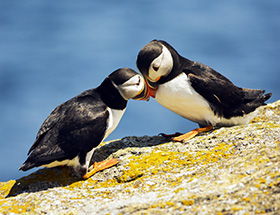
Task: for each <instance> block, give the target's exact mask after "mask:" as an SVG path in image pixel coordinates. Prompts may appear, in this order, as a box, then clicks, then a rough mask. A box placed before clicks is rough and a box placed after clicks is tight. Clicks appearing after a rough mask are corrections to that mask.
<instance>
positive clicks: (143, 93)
mask: <svg viewBox="0 0 280 215" xmlns="http://www.w3.org/2000/svg"><path fill="white" fill-rule="evenodd" d="M145 82H146V81H145ZM132 99H134V100H145V101H149V100H150V94H149V87H148V85H147V84H145V85H144V88H143V89H142V90H141V91H140V92H139V93H138V94H137V95H136V96H135V97H133V98H132Z"/></svg>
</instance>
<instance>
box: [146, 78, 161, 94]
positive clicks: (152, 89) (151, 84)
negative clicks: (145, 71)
mask: <svg viewBox="0 0 280 215" xmlns="http://www.w3.org/2000/svg"><path fill="white" fill-rule="evenodd" d="M145 82H146V85H147V87H148V91H149V96H152V97H153V98H155V96H156V91H157V89H158V84H157V83H156V82H151V81H149V80H148V79H145Z"/></svg>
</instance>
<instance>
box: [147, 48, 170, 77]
mask: <svg viewBox="0 0 280 215" xmlns="http://www.w3.org/2000/svg"><path fill="white" fill-rule="evenodd" d="M153 67H157V68H159V69H158V70H157V71H155V70H154V68H153ZM172 68H173V58H172V55H171V53H170V51H169V50H168V49H167V48H166V47H165V46H164V45H162V53H161V54H160V55H159V56H158V57H157V58H156V59H154V60H153V62H152V63H151V65H150V68H149V79H150V80H151V81H153V82H155V81H156V80H158V79H159V77H163V76H167V75H168V74H169V73H170V72H171V70H172Z"/></svg>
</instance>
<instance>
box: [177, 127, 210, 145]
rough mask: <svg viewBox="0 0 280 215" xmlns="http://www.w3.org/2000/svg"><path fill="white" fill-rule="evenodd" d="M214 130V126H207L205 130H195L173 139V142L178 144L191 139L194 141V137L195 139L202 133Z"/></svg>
mask: <svg viewBox="0 0 280 215" xmlns="http://www.w3.org/2000/svg"><path fill="white" fill-rule="evenodd" d="M212 129H213V126H211V125H210V126H207V127H205V128H197V129H194V130H192V131H190V132H188V133H186V134H182V135H180V136H178V137H174V138H173V139H172V141H176V142H186V141H188V140H190V139H192V138H193V137H195V136H196V135H198V134H200V133H202V132H206V131H210V130H212Z"/></svg>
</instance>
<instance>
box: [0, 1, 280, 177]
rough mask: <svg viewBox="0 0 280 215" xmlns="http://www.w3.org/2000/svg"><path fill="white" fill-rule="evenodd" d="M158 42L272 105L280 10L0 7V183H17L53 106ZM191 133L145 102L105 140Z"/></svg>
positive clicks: (196, 5)
mask: <svg viewBox="0 0 280 215" xmlns="http://www.w3.org/2000/svg"><path fill="white" fill-rule="evenodd" d="M155 38H157V39H163V40H166V41H168V42H169V43H170V44H171V45H173V46H174V47H175V48H176V49H177V50H178V51H179V53H181V54H182V55H183V56H185V57H187V58H189V59H192V60H196V61H199V62H202V63H204V64H207V65H209V66H211V67H212V68H214V69H216V70H217V71H219V72H221V73H222V74H224V75H225V76H226V77H228V78H230V79H231V80H232V81H233V82H234V83H235V84H237V85H239V86H242V87H248V88H260V89H266V90H267V91H268V92H272V93H273V97H272V99H270V102H273V101H276V100H278V99H280V96H279V95H280V83H279V76H280V71H279V68H280V2H278V1H275V0H266V1H262V0H254V1H243V0H236V1H223V0H218V1H208V0H189V1H185V0H177V1H166V0H162V1H154V0H143V1H128V0H125V1H113V0H111V1H90V0H85V1H82V3H80V2H79V1H72V0H71V1H70V0H68V1H56V2H53V1H43V0H29V1H20V0H17V1H16V0H14V1H6V0H0V99H1V102H0V111H1V112H0V113H1V116H0V144H1V145H0V181H5V180H9V179H17V178H19V177H22V176H23V175H27V174H30V173H31V172H33V171H34V170H31V171H28V172H25V173H24V172H20V171H18V168H19V166H20V165H21V164H22V163H23V161H24V160H25V159H26V157H27V156H26V154H27V151H28V150H29V148H30V146H31V145H32V143H33V141H34V139H35V136H36V134H37V131H38V129H39V128H40V126H41V124H42V122H43V121H44V120H45V118H46V117H47V116H48V115H49V113H50V112H51V111H52V110H53V108H55V107H56V106H57V105H59V104H60V103H62V102H64V101H66V100H68V99H70V98H71V97H73V96H75V95H77V94H79V93H80V92H82V91H84V90H86V89H89V88H93V87H96V86H98V85H99V84H100V83H101V81H102V80H103V79H104V78H105V77H106V76H107V75H108V74H110V73H111V72H112V71H114V70H115V69H117V68H120V67H131V68H133V69H136V66H135V60H136V56H137V53H138V51H139V50H140V49H141V48H142V47H143V46H144V45H145V44H146V43H148V42H149V41H150V40H152V39H155ZM196 126H197V125H196V124H194V123H191V122H189V121H188V120H185V119H183V118H181V117H179V116H177V115H175V114H173V113H172V112H170V111H169V110H166V109H164V108H163V107H162V106H160V105H159V104H157V103H156V102H155V101H154V100H153V99H152V100H151V101H149V102H144V101H130V102H129V104H128V109H127V111H126V113H125V115H124V117H123V119H122V120H121V122H120V124H119V126H118V128H117V129H116V130H115V131H114V132H113V133H112V134H111V135H110V136H109V137H108V138H107V140H112V139H118V138H122V137H125V136H130V135H136V136H141V135H157V134H158V133H160V132H165V133H173V132H176V131H180V132H184V131H188V130H190V129H193V128H195V127H196Z"/></svg>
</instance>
